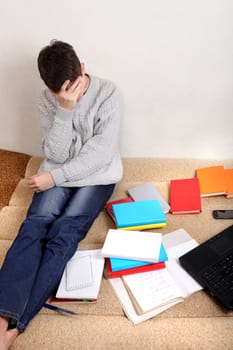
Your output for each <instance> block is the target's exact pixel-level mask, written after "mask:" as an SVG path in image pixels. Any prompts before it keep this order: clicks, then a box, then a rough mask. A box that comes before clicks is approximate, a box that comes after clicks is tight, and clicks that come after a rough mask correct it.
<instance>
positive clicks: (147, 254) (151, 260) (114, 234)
mask: <svg viewBox="0 0 233 350" xmlns="http://www.w3.org/2000/svg"><path fill="white" fill-rule="evenodd" d="M161 237H162V235H161V233H154V232H143V231H131V230H117V229H110V230H109V231H108V233H107V236H106V239H105V242H104V245H103V248H102V251H101V254H102V256H103V257H104V258H105V259H106V264H105V276H106V277H107V278H115V277H119V276H124V275H129V274H134V273H140V272H145V271H152V270H158V269H162V268H165V261H166V260H167V253H166V250H165V248H164V246H163V244H162V238H161Z"/></svg>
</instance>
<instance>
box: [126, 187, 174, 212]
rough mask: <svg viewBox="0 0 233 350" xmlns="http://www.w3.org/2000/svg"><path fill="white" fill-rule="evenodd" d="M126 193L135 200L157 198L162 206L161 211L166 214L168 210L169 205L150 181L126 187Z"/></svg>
mask: <svg viewBox="0 0 233 350" xmlns="http://www.w3.org/2000/svg"><path fill="white" fill-rule="evenodd" d="M128 193H129V195H130V197H131V198H133V200H134V201H135V202H137V201H143V200H150V199H157V200H158V201H159V203H160V205H161V207H162V210H163V212H164V213H165V214H166V213H168V212H169V210H170V205H169V204H168V202H167V201H166V200H165V198H164V197H163V196H162V194H161V193H160V192H159V191H158V190H157V188H156V187H155V186H154V185H153V183H152V182H145V183H143V184H140V185H137V186H134V187H131V188H129V189H128Z"/></svg>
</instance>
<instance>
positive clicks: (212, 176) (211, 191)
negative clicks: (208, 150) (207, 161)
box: [196, 165, 227, 197]
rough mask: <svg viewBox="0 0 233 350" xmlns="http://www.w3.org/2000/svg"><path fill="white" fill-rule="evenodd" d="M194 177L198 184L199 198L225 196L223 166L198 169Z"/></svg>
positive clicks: (225, 187)
mask: <svg viewBox="0 0 233 350" xmlns="http://www.w3.org/2000/svg"><path fill="white" fill-rule="evenodd" d="M196 176H197V178H198V179H199V183H200V194H201V197H209V196H218V195H224V194H226V189H227V186H226V177H225V169H224V166H223V165H217V166H210V167H207V168H199V169H197V171H196Z"/></svg>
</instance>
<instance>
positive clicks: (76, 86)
mask: <svg viewBox="0 0 233 350" xmlns="http://www.w3.org/2000/svg"><path fill="white" fill-rule="evenodd" d="M85 87H86V78H85V75H82V76H79V77H78V78H77V79H76V80H75V81H74V82H73V83H71V82H70V80H66V81H65V82H64V83H63V85H62V86H61V89H60V90H59V92H57V93H54V96H55V97H56V99H57V101H58V104H59V106H60V107H61V108H64V109H67V110H72V109H73V108H74V107H75V105H76V103H77V102H78V101H79V100H80V98H81V97H82V96H83V94H84V91H85Z"/></svg>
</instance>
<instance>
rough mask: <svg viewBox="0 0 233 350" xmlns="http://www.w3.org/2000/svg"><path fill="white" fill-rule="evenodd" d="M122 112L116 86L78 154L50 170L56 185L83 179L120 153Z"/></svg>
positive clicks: (99, 112)
mask: <svg viewBox="0 0 233 350" xmlns="http://www.w3.org/2000/svg"><path fill="white" fill-rule="evenodd" d="M120 113H121V110H120V98H119V93H118V91H117V89H114V90H113V91H112V93H111V95H110V96H109V97H108V98H107V99H106V100H105V102H104V103H103V104H102V106H101V107H100V109H99V111H98V115H97V116H96V121H97V122H96V125H95V129H94V136H93V137H92V138H91V139H89V140H88V141H87V142H86V143H85V144H84V145H83V147H82V149H81V151H80V152H79V154H78V155H77V157H75V158H73V159H71V160H70V161H68V162H66V163H65V164H63V165H61V167H59V168H58V169H54V170H52V171H51V174H52V177H53V179H54V182H55V184H56V185H61V184H62V183H64V182H67V181H78V180H82V179H84V178H86V177H88V176H90V175H92V174H94V173H95V172H98V171H99V170H100V169H102V168H104V167H105V166H107V165H108V164H110V163H111V161H112V160H113V158H114V156H115V155H116V154H117V153H118V146H119V128H120Z"/></svg>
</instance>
